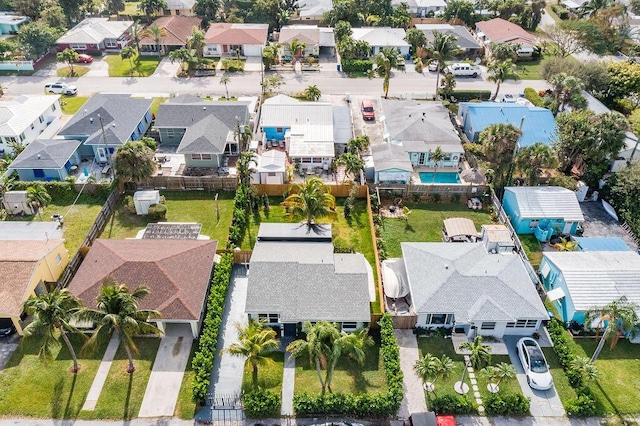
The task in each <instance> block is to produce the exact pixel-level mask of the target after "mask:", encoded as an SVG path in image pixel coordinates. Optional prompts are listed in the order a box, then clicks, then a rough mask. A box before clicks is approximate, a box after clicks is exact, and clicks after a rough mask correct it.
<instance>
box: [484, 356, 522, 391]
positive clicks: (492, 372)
mask: <svg viewBox="0 0 640 426" xmlns="http://www.w3.org/2000/svg"><path fill="white" fill-rule="evenodd" d="M480 373H481V374H482V375H484V376H485V377H486V378H487V380H489V381H490V382H493V381H495V383H489V384H488V385H487V389H488V390H489V392H492V393H495V392H498V391H499V390H500V382H502V381H503V380H504V379H513V378H514V377H516V368H515V367H514V366H513V364H510V363H507V362H501V363H499V364H498V365H491V366H488V367H485V368H483V369H482V370H480Z"/></svg>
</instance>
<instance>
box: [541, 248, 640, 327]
mask: <svg viewBox="0 0 640 426" xmlns="http://www.w3.org/2000/svg"><path fill="white" fill-rule="evenodd" d="M539 274H540V277H541V278H542V282H543V284H544V286H545V288H546V289H547V291H548V292H549V295H550V296H549V297H550V299H553V303H554V305H555V307H556V308H557V310H558V313H559V314H560V316H561V317H562V319H563V320H564V321H566V322H569V321H576V322H578V323H579V324H584V321H585V313H586V312H587V311H588V310H590V309H592V308H599V307H602V306H604V305H606V304H607V303H609V302H611V301H613V300H616V299H619V298H620V297H621V296H626V297H627V299H628V300H629V301H630V302H633V303H639V304H640V292H638V289H640V256H638V255H637V254H636V253H634V252H633V251H586V252H585V251H570V252H546V251H545V252H544V253H543V256H542V262H541V263H540V269H539ZM552 292H553V293H552ZM639 313H640V312H639ZM584 325H586V326H590V324H584Z"/></svg>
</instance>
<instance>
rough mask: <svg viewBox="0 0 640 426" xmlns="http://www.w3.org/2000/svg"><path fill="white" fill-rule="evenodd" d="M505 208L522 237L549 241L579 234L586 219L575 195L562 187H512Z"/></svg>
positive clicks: (505, 199)
mask: <svg viewBox="0 0 640 426" xmlns="http://www.w3.org/2000/svg"><path fill="white" fill-rule="evenodd" d="M502 207H503V208H504V211H505V213H506V214H507V216H509V220H510V221H511V224H512V225H513V228H514V229H515V231H516V232H517V233H518V234H536V237H538V239H539V240H541V241H548V240H549V238H550V237H551V235H554V234H556V235H557V234H572V235H573V234H575V233H576V231H577V230H578V225H579V224H580V223H582V222H584V216H583V215H582V210H581V209H580V204H579V203H578V198H577V197H576V194H575V192H573V191H570V190H568V189H566V188H562V187H559V186H511V187H507V188H505V190H504V198H503V199H502Z"/></svg>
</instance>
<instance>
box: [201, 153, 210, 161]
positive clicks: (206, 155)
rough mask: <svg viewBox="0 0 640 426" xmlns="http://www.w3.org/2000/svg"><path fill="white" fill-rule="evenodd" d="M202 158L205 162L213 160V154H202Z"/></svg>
mask: <svg viewBox="0 0 640 426" xmlns="http://www.w3.org/2000/svg"><path fill="white" fill-rule="evenodd" d="M200 158H201V159H203V160H211V154H200Z"/></svg>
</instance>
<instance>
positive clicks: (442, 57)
mask: <svg viewBox="0 0 640 426" xmlns="http://www.w3.org/2000/svg"><path fill="white" fill-rule="evenodd" d="M457 41H458V39H457V38H456V37H455V36H454V35H453V34H450V33H441V32H439V31H434V32H433V40H431V41H430V42H429V43H428V44H427V50H428V51H429V57H430V58H431V59H430V62H435V63H436V64H437V67H436V99H437V97H438V88H439V87H440V72H441V71H442V70H443V69H444V66H445V61H449V60H451V59H453V58H454V57H455V55H456V53H458V45H457Z"/></svg>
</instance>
